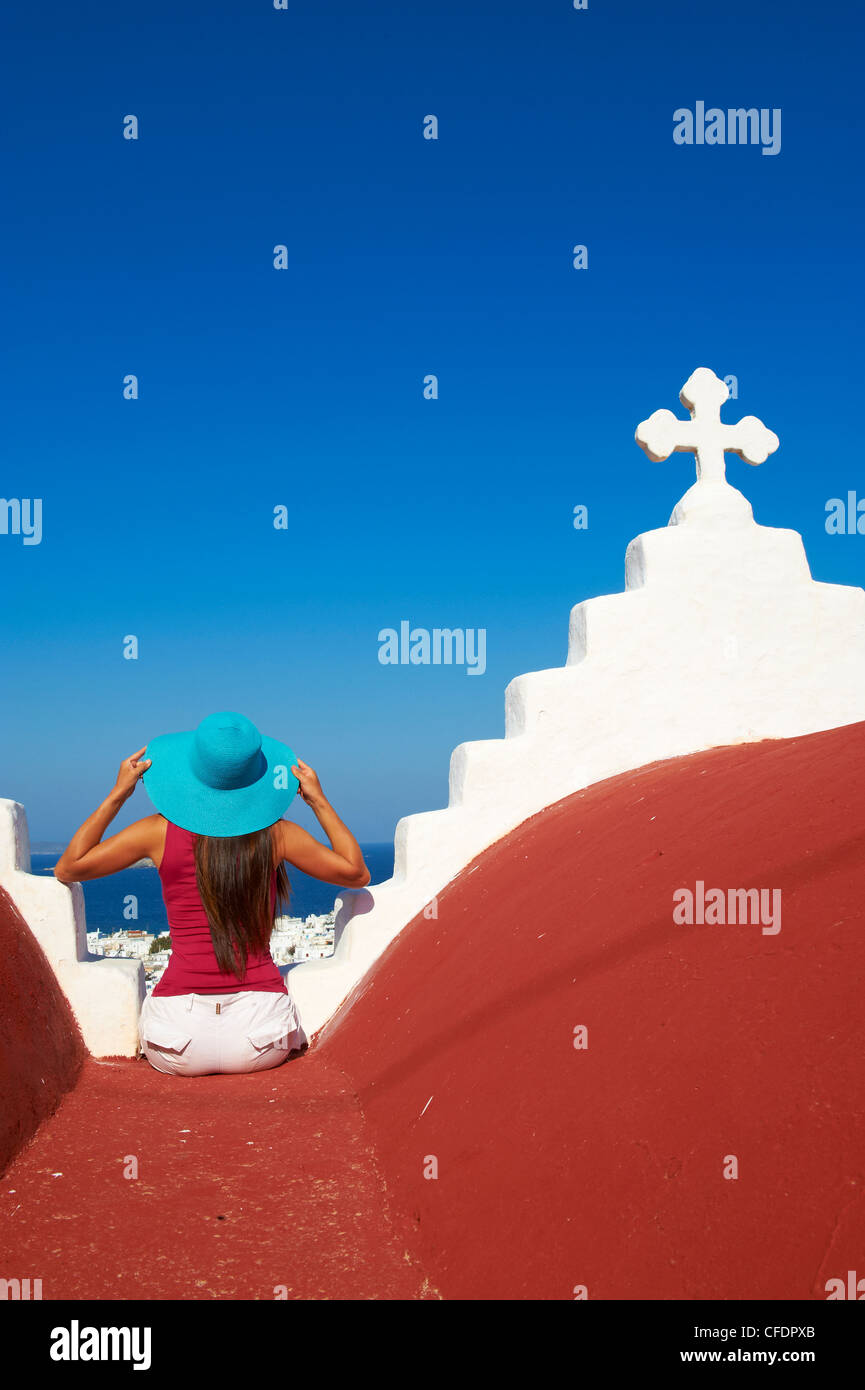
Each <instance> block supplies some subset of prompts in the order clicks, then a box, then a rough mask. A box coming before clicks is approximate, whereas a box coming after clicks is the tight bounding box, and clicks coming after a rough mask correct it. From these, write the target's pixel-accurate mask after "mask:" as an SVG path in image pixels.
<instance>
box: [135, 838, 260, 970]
mask: <svg viewBox="0 0 865 1390" xmlns="http://www.w3.org/2000/svg"><path fill="white" fill-rule="evenodd" d="M159 877H160V880H161V882H162V897H163V899H164V901H165V911H166V913H167V914H168V927H169V930H170V932H171V956H170V958H169V961H168V966H167V968H166V969H165V971H164V972H163V975H162V978H161V980H160V981H159V983H158V984H157V985H155V986H154V989H153V994H154V995H160V994H239V993H241V992H242V991H243V990H263V991H265V992H266V993H270V994H287V993H288V990H287V988H286V984H285V980H284V979H283V978H282V976H281V975H280V973H279V971H278V970H277V968H276V965H275V964H274V960H273V957H272V955H271V954H270V951H266V952H264V953H262V954H258V955H256V954H255V953H254V952H252V951H250V953H249V956H248V957H247V962H246V975H245V977H244V980H243V983H242V984H241V982H240V978H239V977H238V976H237V975H234V974H230V973H227V972H225V971H222V970H220V968H219V965H218V964H217V960H216V953H215V951H214V949H213V939H212V937H211V935H210V926H209V924H208V921H207V913H206V912H205V910H204V904H203V903H202V901H201V895H200V894H199V892H198V884H197V883H196V881H195V836H194V835H193V834H192V832H191V831H190V830H181V828H180V826H179V825H174V824H172V822H171V821H168V830H167V832H166V836H165V851H164V853H163V855H162V863H161V864H160V866H159ZM270 901H271V904H274V903H275V901H276V870H275V869H274V871H273V879H272V881H271V887H270Z"/></svg>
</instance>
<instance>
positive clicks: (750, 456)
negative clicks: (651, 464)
mask: <svg viewBox="0 0 865 1390" xmlns="http://www.w3.org/2000/svg"><path fill="white" fill-rule="evenodd" d="M729 394H730V393H729V390H728V388H727V385H726V383H725V382H723V381H721V379H720V378H719V377H717V376H715V373H714V372H713V371H710V369H709V368H708V367H698V368H697V370H696V371H695V372H692V374H691V375H690V376H689V377H688V380H687V381H686V382H685V384H684V386H683V387H682V389H681V391H680V392H679V400H680V401H681V402H682V404H683V405H684V406H686V407H687V409H688V410H689V411H690V414H691V418H690V420H680V419H679V418H678V416H676V415H674V414H673V412H672V410H656V411H655V412H654V414H653V415H650V416H649V418H648V420H643V422H642V424H640V425H638V426H637V430H636V434H635V436H634V438H635V439H636V441H637V443H638V444H639V446H640V448H641V449H644V450H645V452H646V453H647V454H648V456H649V458H650V459H653V460H654V461H655V462H656V463H659V462H660V461H661V460H662V459H666V458H669V457H670V454H672V453H679V454H696V458H697V481H698V482H700V481H705V482H717V483H726V481H727V474H726V467H725V463H724V452H725V450H729V451H730V453H733V454H738V455H739V457H740V458H743V459H744V460H745V462H746V463H753V464H758V463H765V462H766V459H767V458H768V457H769V455H770V454H774V452H775V450H776V449H777V448H778V444H779V439H778V436H777V435H776V434H773V433H772V431H771V430H768V429H767V428H766V426H765V425H764V424H763V422H762V420H758V419H757V416H756V415H745V416H743V418H742V419H741V420H740V421H739V422H738V424H736V425H724V424H722V423H721V406H722V405H723V404H724V401H725V400H726V399H727V397H728V396H729Z"/></svg>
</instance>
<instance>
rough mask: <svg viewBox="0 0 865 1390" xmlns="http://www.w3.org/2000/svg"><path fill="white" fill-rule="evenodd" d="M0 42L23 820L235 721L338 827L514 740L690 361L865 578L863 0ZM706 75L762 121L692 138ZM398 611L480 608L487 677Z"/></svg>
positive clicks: (45, 832)
mask: <svg viewBox="0 0 865 1390" xmlns="http://www.w3.org/2000/svg"><path fill="white" fill-rule="evenodd" d="M4 30H5V33H4V42H3V50H4V58H3V66H4V68H5V71H4V73H3V92H4V108H5V114H4V121H3V124H4V128H5V129H4V145H5V147H6V148H5V152H4V169H5V172H4V177H3V184H4V187H3V197H4V203H5V208H6V213H5V216H4V218H3V227H2V238H3V243H4V244H3V254H2V273H3V279H4V301H5V312H4V316H3V329H2V346H3V349H4V352H3V366H2V376H0V381H2V393H3V402H2V434H3V445H4V447H3V466H2V484H0V493H2V495H3V496H5V497H7V498H33V497H38V498H41V499H42V501H43V538H42V542H41V544H40V545H32V546H25V545H23V544H22V540H21V538H20V537H14V536H3V535H0V584H2V590H0V592H2V595H3V601H2V606H0V631H2V668H3V673H2V689H0V774H2V775H0V795H3V796H10V797H13V798H15V799H17V800H20V801H22V802H24V804H25V806H26V807H27V811H28V817H29V822H30V830H31V836H32V837H33V838H34V839H37V840H40V839H65V838H67V837H68V836H69V835H70V834H71V832H72V831H73V830H74V828H75V827H76V825H77V824H78V823H79V822H80V821H81V820H82V819H83V818H84V817H85V816H86V815H87V814H89V812H90V811H91V810H92V809H93V807H94V806H95V805H96V804H97V803H98V802H99V800H100V799H101V798H102V797H103V796H104V795H105V794H106V792H107V790H108V789H109V787H110V785H111V783H112V781H113V778H114V775H115V773H116V769H117V766H118V764H119V762H120V760H121V758H122V757H124V756H126V755H128V754H129V753H131V752H133V751H134V750H135V749H136V748H137V747H139V746H140V745H141V744H143V743H145V742H146V741H147V740H148V739H150V738H152V737H154V736H155V735H156V734H159V733H163V732H169V731H173V730H177V729H186V728H192V727H194V726H195V725H196V724H197V723H198V722H199V720H200V719H201V718H202V717H203V716H204V715H206V714H208V713H210V712H212V711H214V710H219V709H237V710H241V711H242V712H244V713H245V714H247V715H248V716H249V717H250V718H251V719H253V720H254V721H255V722H256V723H257V724H258V725H259V727H260V728H261V729H262V730H263V731H264V732H265V733H268V734H272V735H274V736H276V737H280V738H284V739H285V740H287V741H288V742H289V743H290V744H291V745H292V746H293V747H294V748H295V750H296V751H297V752H298V753H299V754H300V755H301V756H302V757H304V758H305V759H306V760H307V761H308V762H309V763H311V764H312V765H313V766H314V767H315V768H316V769H317V770H318V771H319V773H320V776H321V778H322V782H323V784H324V787H325V789H326V791H328V793H329V795H330V796H331V799H332V800H333V801H334V803H335V805H336V807H337V809H338V810H339V811H340V812H341V813H342V814H343V815H344V817H345V818H346V819H347V821H348V822H349V824H350V825H351V826H352V828H353V829H354V830H355V832H356V833H357V835H358V836H359V838H361V839H367V840H369V839H389V838H390V837H391V835H392V833H393V828H394V824H395V822H396V821H397V820H398V819H399V817H400V816H402V815H405V814H408V813H410V812H413V811H420V810H428V809H433V808H435V807H437V806H443V805H445V804H446V802H447V773H448V760H449V756H450V752H451V750H452V748H453V747H454V746H455V745H456V744H458V743H460V742H462V741H465V740H470V739H479V738H496V737H500V736H501V735H502V734H503V731H504V727H503V698H504V688H505V686H506V684H507V682H508V681H509V680H510V679H511V678H512V677H513V676H515V675H518V674H520V673H521V672H524V671H531V670H537V669H542V668H544V667H548V666H557V665H561V664H562V663H563V662H564V660H565V656H566V641H567V622H568V613H569V610H570V608H571V606H572V605H573V604H574V603H576V602H578V601H580V600H581V599H583V598H587V597H590V596H592V595H595V594H600V593H609V592H615V591H618V590H620V589H621V588H622V584H623V558H624V552H625V547H626V545H627V543H628V541H629V540H630V539H631V537H632V536H634V535H636V534H637V533H639V532H640V531H644V530H648V529H651V528H652V527H655V526H659V525H664V524H665V523H666V521H667V519H668V517H669V514H670V511H671V509H672V506H673V504H674V503H675V502H676V500H677V498H678V497H679V496H680V495H681V494H682V493H683V492H684V491H685V489H686V488H687V487H688V486H689V484H690V482H691V481H692V480H693V477H694V469H693V461H692V459H691V458H690V457H689V456H685V455H675V456H674V457H673V458H672V459H670V460H668V461H667V462H666V463H661V464H653V463H651V462H649V461H648V460H647V459H646V457H645V456H644V455H643V453H642V452H641V450H640V449H639V448H638V447H637V445H636V444H635V443H634V439H633V434H634V428H635V426H636V425H637V423H638V422H639V421H640V420H642V419H644V418H645V417H646V416H647V415H649V414H650V413H651V412H652V411H653V410H655V409H657V408H659V407H662V406H666V407H669V408H671V409H676V410H677V411H678V413H683V412H682V410H681V407H679V404H678V400H677V394H678V390H679V388H680V386H681V385H682V383H683V382H684V381H685V379H686V378H687V376H688V375H689V374H690V373H691V371H692V370H693V369H694V368H695V367H697V366H699V365H706V366H709V367H712V368H713V369H714V370H715V371H716V372H718V374H719V375H721V376H725V375H727V374H728V373H733V374H735V375H736V376H737V377H738V380H739V399H738V401H735V402H731V403H730V405H728V406H727V407H726V409H725V414H724V418H725V419H728V420H735V419H737V418H738V417H739V416H740V415H742V414H749V413H753V414H756V415H758V416H760V418H761V419H763V420H764V421H765V423H766V424H767V425H768V426H769V427H770V428H771V429H774V430H775V431H776V433H777V434H778V435H779V436H780V438H781V448H780V450H779V451H778V453H776V454H775V455H774V456H773V457H772V458H770V459H769V461H768V462H767V463H766V464H765V465H763V466H762V467H761V468H749V467H748V466H747V465H746V464H744V463H742V462H740V461H739V460H738V459H736V458H734V457H730V456H728V475H729V476H730V478H731V481H732V482H733V483H734V484H735V485H737V486H741V487H743V489H744V491H745V492H746V493H747V495H748V496H749V498H750V499H751V501H752V502H753V504H754V510H755V515H756V517H757V519H758V520H759V521H762V522H764V523H766V524H769V525H778V526H792V527H795V528H796V529H797V530H799V531H801V532H802V534H803V536H804V539H805V544H806V549H807V551H808V555H809V559H810V561H811V566H812V570H813V572H814V575H815V577H816V578H819V579H826V580H832V581H837V582H842V583H848V584H861V583H862V582H863V576H865V536H863V537H858V536H857V537H829V536H827V535H826V532H825V529H824V518H825V504H826V501H827V499H828V498H829V497H832V496H836V495H841V496H846V493H847V491H848V489H851V488H853V489H857V488H858V489H859V490H860V492H861V494H862V495H863V496H865V469H863V468H862V466H861V462H860V460H861V440H860V437H859V428H858V427H859V422H860V418H861V396H862V386H861V383H862V380H863V367H865V361H863V342H862V333H861V319H862V305H863V295H862V289H863V271H862V256H863V253H862V226H863V208H862V202H863V198H862V187H863V182H862V173H861V170H862V140H863V104H862V100H861V80H860V79H861V62H862V14H861V8H860V7H859V6H858V5H854V4H853V3H852V2H851V0H847V3H844V4H839V3H833V0H829V3H823V4H821V5H814V4H811V3H808V4H805V3H803V0H792V3H791V2H790V0H788V2H787V3H780V0H773V3H762V4H758V5H755V4H754V3H753V0H732V2H731V3H727V4H725V5H723V6H720V7H719V6H714V5H712V6H710V5H693V6H682V5H681V4H678V3H677V4H673V3H659V4H646V3H638V0H623V3H617V4H616V3H612V2H611V0H589V8H588V9H587V10H586V11H575V10H573V9H572V8H571V7H570V5H569V3H568V0H555V2H554V0H531V3H525V2H524V3H515V0H448V2H447V3H442V4H432V5H431V4H428V3H425V4H420V3H416V0H378V2H377V3H371V4H366V5H363V6H358V5H356V4H350V3H347V0H339V3H331V4H326V3H316V4H315V5H303V4H300V3H298V0H289V9H288V10H287V11H277V10H274V9H273V7H272V4H271V3H270V0H256V2H255V3H253V0H236V3H233V4H229V3H226V2H225V0H214V2H213V3H208V4H200V3H199V4H193V3H187V0H171V3H168V0H162V3H152V4H147V5H138V6H124V5H115V4H108V3H105V0H102V2H101V3H90V4H87V3H82V4H76V5H69V4H60V3H56V0H49V2H48V3H45V4H40V5H24V4H21V3H19V4H17V5H13V6H12V7H11V10H7V14H6V18H5V20H4ZM698 100H704V101H705V102H706V105H707V106H712V105H716V106H718V107H721V108H722V109H726V108H728V107H739V106H744V107H751V106H756V107H758V108H761V107H765V108H780V109H781V110H782V147H781V151H780V153H779V154H777V155H775V156H764V155H762V154H761V151H760V148H759V147H753V146H748V147H740V146H716V147H708V146H705V145H704V146H696V145H694V146H677V145H676V144H674V142H673V139H672V131H673V112H674V110H676V109H677V108H679V107H690V108H694V106H695V103H696V102H697V101H698ZM128 114H135V115H136V116H137V117H138V120H139V122H140V132H139V136H140V138H139V139H138V140H137V141H127V140H124V139H123V137H122V120H123V117H124V116H126V115H128ZM429 114H435V115H436V116H437V117H438V120H439V123H440V125H439V139H438V140H437V141H429V140H425V139H423V138H422V122H423V118H424V117H425V116H427V115H429ZM278 243H284V244H286V245H287V246H288V248H289V255H290V268H289V269H288V270H286V271H276V270H274V269H273V265H272V261H273V247H274V246H275V245H276V244H278ZM577 243H582V244H585V245H586V246H587V247H588V256H589V264H588V269H587V270H585V271H577V270H574V269H573V268H572V265H571V248H572V247H573V246H574V245H575V244H577ZM127 373H135V374H136V375H137V376H138V378H139V382H140V397H139V399H138V400H136V401H125V400H124V399H123V397H122V382H123V378H124V376H125V375H126V374H127ZM427 373H435V374H437V376H438V378H439V390H440V397H439V399H438V400H437V401H428V400H425V399H424V398H423V395H422V382H423V378H424V376H425V375H426V374H427ZM578 503H584V504H586V505H587V506H588V508H589V527H588V530H586V531H584V532H578V531H575V530H574V528H573V524H572V517H573V509H574V506H575V505H577V504H578ZM279 504H285V505H286V506H287V507H288V508H289V513H290V517H291V526H290V530H289V531H288V532H286V531H278V530H274V528H273V520H272V519H273V509H274V507H275V506H277V505H279ZM11 596H14V597H11ZM401 619H408V620H410V621H411V623H412V624H413V625H414V626H419V627H427V628H433V627H456V628H478V627H482V628H485V629H486V631H487V667H486V672H485V674H484V675H482V676H469V675H468V674H467V672H466V670H465V669H464V668H460V667H436V666H429V667H423V666H398V667H391V666H383V665H381V664H380V663H379V661H378V646H379V644H378V640H377V637H378V632H379V630H380V629H381V628H384V627H389V626H394V627H395V626H398V624H399V622H400V620H401ZM127 634H135V635H136V636H137V637H138V640H139V644H140V647H139V652H140V654H139V659H138V660H137V661H126V660H124V659H123V656H122V642H123V638H124V637H125V636H126V635H127ZM527 775H529V776H530V775H531V770H530V769H527ZM149 810H150V805H149V802H148V801H147V800H146V797H145V794H144V793H143V792H142V791H140V790H139V791H138V792H137V793H136V795H135V797H134V798H133V800H132V801H131V802H130V803H129V804H128V806H127V808H125V810H124V813H123V815H122V817H121V818H120V819H119V820H118V822H117V825H118V826H120V825H122V824H124V823H126V821H128V820H129V819H132V818H133V817H135V816H138V815H143V814H146V813H147V812H148V811H149ZM299 815H300V818H301V819H303V820H304V821H307V819H308V812H307V811H306V810H305V808H301V809H300V811H299Z"/></svg>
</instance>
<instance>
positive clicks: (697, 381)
mask: <svg viewBox="0 0 865 1390" xmlns="http://www.w3.org/2000/svg"><path fill="white" fill-rule="evenodd" d="M727 396H728V390H727V387H726V386H725V384H724V383H723V382H722V381H720V380H719V379H718V377H716V376H715V374H714V372H711V371H709V369H708V368H706V367H701V368H699V369H698V370H697V371H696V372H694V374H693V375H692V376H691V377H690V378H689V380H688V381H687V383H686V384H685V386H684V387H683V388H682V392H681V400H682V402H683V404H684V405H686V406H687V407H688V409H689V411H690V415H691V418H690V420H681V419H678V418H677V417H676V416H675V415H673V414H672V413H671V412H670V411H666V410H660V411H656V412H655V413H654V414H653V415H652V416H650V418H649V419H648V420H646V421H644V423H643V424H641V425H640V426H639V428H638V430H637V433H636V438H637V442H638V443H639V444H640V445H641V447H642V448H643V449H644V450H645V451H646V453H647V454H648V455H649V457H650V458H652V459H654V460H661V459H665V458H667V457H668V456H669V455H670V453H672V452H692V453H694V454H695V455H696V460H697V481H696V483H695V484H694V485H693V486H692V487H691V488H690V489H689V490H688V491H687V492H686V493H685V495H684V497H682V499H681V500H680V501H679V503H678V504H677V506H676V507H675V509H674V511H673V514H672V516H671V518H670V522H669V524H668V525H667V526H665V527H663V528H661V529H659V530H656V531H647V532H645V533H644V534H643V535H641V536H637V537H636V539H635V540H633V541H631V544H630V545H629V546H628V550H627V554H626V556H625V592H624V593H620V594H612V595H609V596H606V597H602V598H593V599H588V600H587V601H585V602H584V603H579V604H577V606H576V607H575V608H574V609H573V611H572V612H571V620H570V639H569V648H568V660H567V664H566V665H565V666H563V667H560V668H557V669H554V670H550V671H535V672H532V673H531V674H529V675H525V676H518V677H517V678H516V680H513V681H511V683H510V685H509V686H508V688H507V690H506V692H505V737H504V738H503V739H489V740H486V741H484V742H478V743H464V744H461V745H460V746H459V747H458V748H456V749H455V750H454V752H453V754H452V756H451V766H450V797H449V805H448V807H447V809H446V810H441V811H429V812H425V813H423V814H420V815H412V816H407V817H406V818H405V819H404V820H401V821H400V822H399V824H398V826H397V829H396V839H395V851H396V861H395V868H394V876H393V878H392V879H389V880H388V881H387V882H386V883H382V884H379V885H377V886H375V887H371V888H368V889H360V890H356V891H351V890H346V891H345V892H344V893H343V894H342V897H341V899H339V900H338V902H339V912H338V915H337V919H336V930H335V940H336V942H337V946H336V950H335V952H334V955H333V957H332V958H331V959H329V960H325V961H319V962H310V963H309V964H304V965H300V966H297V967H295V968H294V969H292V970H291V972H290V974H291V988H292V990H293V993H294V995H295V998H296V999H297V1002H298V1006H299V1009H300V1014H301V1018H302V1020H303V1023H304V1027H305V1028H306V1030H307V1032H309V1033H310V1034H311V1033H312V1032H314V1031H315V1030H317V1029H318V1028H320V1027H321V1026H322V1025H323V1024H324V1023H325V1022H326V1021H327V1020H328V1019H329V1018H331V1017H332V1015H333V1014H334V1013H335V1011H336V1010H337V1008H338V1007H339V1005H340V1003H341V1002H342V1001H343V1000H344V999H345V998H346V996H347V995H348V994H349V993H350V992H351V991H352V990H353V989H354V988H355V986H357V985H358V984H359V983H360V981H361V980H362V978H363V976H364V975H365V973H366V971H367V970H368V969H369V967H370V966H371V965H372V964H373V963H374V961H375V960H376V959H377V958H378V956H379V955H381V953H382V951H383V950H384V949H385V947H386V946H387V945H388V944H389V943H390V942H391V941H392V940H393V938H394V937H395V936H396V935H397V934H398V932H399V931H400V930H401V929H402V927H404V926H405V925H406V924H407V923H408V922H409V921H410V920H411V919H412V918H413V917H414V916H415V915H416V914H417V913H418V912H420V911H422V910H424V909H426V911H427V914H428V915H432V913H433V911H434V904H433V905H431V900H432V899H433V897H434V895H435V894H436V893H438V892H439V891H440V890H441V889H442V888H443V887H444V886H445V884H447V883H448V882H449V881H450V880H451V879H453V878H454V877H456V876H457V875H458V874H459V873H460V871H461V870H462V869H464V868H465V867H466V866H467V864H468V863H469V861H470V860H471V859H472V858H473V857H474V856H475V855H477V854H478V853H480V851H481V850H483V849H485V848H487V846H489V845H491V844H493V843H494V842H495V841H496V840H498V839H500V838H501V837H502V836H503V835H505V834H506V833H507V832H508V831H509V830H511V829H513V828H514V827H515V826H517V825H519V824H520V823H521V822H522V821H524V820H525V819H526V818H527V817H528V816H531V815H533V814H534V813H536V812H538V811H540V810H542V809H543V808H544V807H545V806H549V805H551V804H552V803H553V802H556V801H559V800H560V799H561V798H562V797H565V796H568V795H569V794H570V793H572V792H575V791H579V790H580V789H581V788H583V787H586V786H589V785H590V784H591V783H593V782H599V781H601V780H603V779H604V778H607V777H611V776H613V775H615V774H616V773H621V772H626V771H628V770H630V769H633V768H638V767H643V766H645V765H646V764H647V763H651V762H655V761H657V760H659V759H664V758H674V757H678V756H681V755H682V754H685V753H693V752H697V751H699V750H701V749H705V748H712V747H716V746H718V745H722V744H731V743H747V742H753V741H755V740H758V739H763V738H785V737H789V736H792V735H796V734H806V733H814V732H816V731H818V730H820V729H830V728H836V727H839V726H841V725H843V724H851V723H856V722H858V721H859V720H862V719H865V591H863V590H862V589H858V588H851V587H847V586H843V585H837V584H823V583H817V582H815V581H814V580H812V578H811V573H810V570H809V568H808V561H807V558H806V556H805V551H804V547H803V545H802V539H801V537H800V536H799V534H798V533H797V532H795V531H786V530H778V529H775V528H773V527H768V526H759V525H758V524H757V523H756V522H755V521H754V518H753V513H752V510H751V506H750V503H749V502H748V501H747V499H746V498H745V497H743V495H742V493H740V492H738V491H737V490H736V489H735V488H733V487H731V486H730V484H729V483H728V482H727V480H726V476H725V459H724V454H725V451H727V452H733V453H737V454H738V455H739V456H740V457H741V458H743V459H745V460H746V461H747V462H748V463H751V464H755V465H756V464H759V463H762V462H763V461H764V460H765V459H766V458H767V456H768V455H769V454H770V453H772V452H774V450H775V449H776V448H777V447H778V439H777V436H775V435H774V434H772V432H771V431H770V430H768V429H766V427H765V426H764V425H763V424H762V423H761V422H760V421H759V420H757V419H756V418H755V417H754V416H747V417H746V418H745V419H743V420H740V421H739V422H738V424H733V425H730V424H722V423H721V419H720V409H721V405H722V403H723V402H724V401H725V400H726V399H727Z"/></svg>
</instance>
